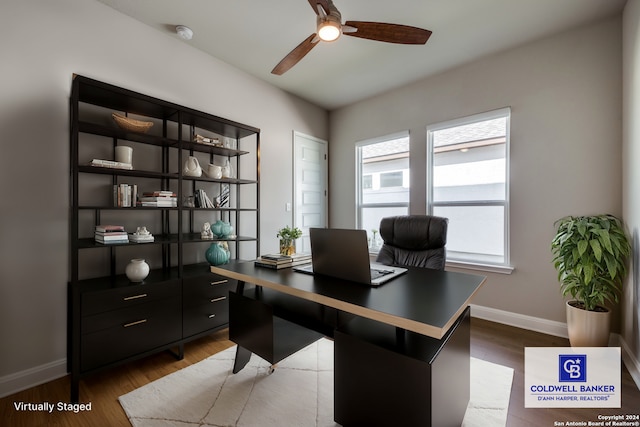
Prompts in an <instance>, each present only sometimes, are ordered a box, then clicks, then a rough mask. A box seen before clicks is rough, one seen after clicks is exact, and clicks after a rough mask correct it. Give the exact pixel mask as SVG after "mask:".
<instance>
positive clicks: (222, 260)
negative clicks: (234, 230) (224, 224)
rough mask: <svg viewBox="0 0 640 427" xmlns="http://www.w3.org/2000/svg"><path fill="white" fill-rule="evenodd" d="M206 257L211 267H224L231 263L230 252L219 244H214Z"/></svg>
mask: <svg viewBox="0 0 640 427" xmlns="http://www.w3.org/2000/svg"><path fill="white" fill-rule="evenodd" d="M204 256H205V258H207V261H208V262H209V264H211V265H222V264H226V263H227V262H229V252H228V251H226V250H225V249H224V248H223V247H222V246H221V245H220V244H219V243H212V244H211V246H209V249H207V252H205V254H204Z"/></svg>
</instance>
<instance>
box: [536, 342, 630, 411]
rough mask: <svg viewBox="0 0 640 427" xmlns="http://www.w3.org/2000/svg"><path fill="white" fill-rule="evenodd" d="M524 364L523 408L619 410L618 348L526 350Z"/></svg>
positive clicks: (619, 364) (542, 348) (619, 369)
mask: <svg viewBox="0 0 640 427" xmlns="http://www.w3.org/2000/svg"><path fill="white" fill-rule="evenodd" d="M524 362H525V363H524V380H525V388H524V395H525V396H524V397H525V407H526V408H619V407H620V403H621V399H620V372H621V358H620V348H619V347H602V348H600V347H579V348H571V347H526V348H525V353H524ZM587 368H588V369H587Z"/></svg>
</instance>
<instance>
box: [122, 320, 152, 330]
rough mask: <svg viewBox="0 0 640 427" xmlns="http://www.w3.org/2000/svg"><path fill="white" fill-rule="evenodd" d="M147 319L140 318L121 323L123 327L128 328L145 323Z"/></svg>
mask: <svg viewBox="0 0 640 427" xmlns="http://www.w3.org/2000/svg"><path fill="white" fill-rule="evenodd" d="M146 322H147V319H142V320H137V321H135V322H131V323H125V324H124V325H122V326H123V327H125V328H129V327H131V326H136V325H141V324H143V323H146Z"/></svg>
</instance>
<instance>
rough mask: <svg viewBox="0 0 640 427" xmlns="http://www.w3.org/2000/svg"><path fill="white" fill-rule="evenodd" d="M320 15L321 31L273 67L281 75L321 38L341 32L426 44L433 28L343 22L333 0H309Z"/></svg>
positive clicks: (386, 40) (392, 41)
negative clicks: (430, 29)
mask: <svg viewBox="0 0 640 427" xmlns="http://www.w3.org/2000/svg"><path fill="white" fill-rule="evenodd" d="M308 1H309V4H310V5H311V7H312V8H313V10H314V11H315V13H316V15H318V16H317V18H316V20H317V33H313V34H311V35H310V36H309V37H307V38H306V39H305V40H304V41H303V42H302V43H300V44H299V45H298V46H296V48H295V49H293V50H292V51H291V52H289V54H288V55H287V56H285V57H284V58H283V59H282V61H280V62H279V63H278V65H276V66H275V68H274V69H273V70H272V71H271V73H272V74H277V75H281V74H284V73H285V72H287V71H288V70H289V69H291V68H292V67H293V66H294V65H296V64H297V63H298V62H299V61H300V60H301V59H302V58H304V56H305V55H306V54H307V53H309V52H310V51H311V49H313V48H314V47H315V46H316V45H317V44H318V42H320V41H327V42H330V41H334V40H336V39H337V38H338V37H340V35H341V34H345V35H347V36H352V37H360V38H363V39H369V40H376V41H381V42H387V43H398V44H425V43H426V42H427V40H428V39H429V36H431V31H429V30H424V29H422V28H416V27H411V26H408V25H398V24H386V23H383V22H367V21H347V22H345V23H344V24H342V15H341V14H340V12H339V11H338V9H337V8H336V7H335V6H334V4H333V1H332V0H308Z"/></svg>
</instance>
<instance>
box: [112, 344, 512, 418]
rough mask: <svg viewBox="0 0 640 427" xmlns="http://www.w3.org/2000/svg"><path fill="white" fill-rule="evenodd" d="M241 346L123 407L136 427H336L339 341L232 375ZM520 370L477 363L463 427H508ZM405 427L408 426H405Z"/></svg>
mask: <svg viewBox="0 0 640 427" xmlns="http://www.w3.org/2000/svg"><path fill="white" fill-rule="evenodd" d="M234 357H235V346H234V347H231V348H229V349H227V350H224V351H222V352H220V353H217V354H215V355H213V356H211V357H209V358H208V359H205V360H203V361H202V362H199V363H196V364H194V365H191V366H189V367H187V368H184V369H181V370H180V371H177V372H174V373H172V374H170V375H167V376H166V377H163V378H160V379H158V380H156V381H154V382H151V383H149V384H147V385H145V386H143V387H140V388H138V389H136V390H134V391H132V392H130V393H127V394H125V395H123V396H120V398H119V401H120V404H121V405H122V407H123V408H124V411H125V412H126V414H127V416H128V417H129V421H130V422H131V424H132V425H133V426H134V427H223V426H224V427H289V426H290V427H306V426H309V427H337V426H339V424H336V423H335V422H334V421H333V342H332V341H330V340H327V339H321V340H320V341H317V342H316V343H314V344H311V345H310V346H308V347H306V348H304V349H303V350H301V351H299V352H297V353H296V354H294V355H292V356H290V357H288V358H287V359H285V360H283V361H282V362H280V363H279V364H278V366H277V367H276V369H275V372H273V373H271V374H270V373H269V370H270V365H269V363H268V362H266V361H264V360H262V359H261V358H259V357H258V356H255V355H253V356H252V357H251V360H250V361H249V363H248V364H247V366H246V367H245V368H244V369H243V370H241V371H240V372H239V373H237V374H233V373H232V372H231V370H232V367H233V361H234ZM512 379H513V369H511V368H507V367H504V366H501V365H496V364H494V363H490V362H486V361H483V360H479V359H475V358H472V359H471V399H470V402H469V406H468V408H467V412H466V415H465V419H464V422H463V424H462V425H463V426H464V427H476V426H477V427H502V426H504V425H505V424H506V420H507V409H508V406H509V397H510V394H511V383H512ZM398 422H399V424H398V425H402V420H400V419H399V420H398Z"/></svg>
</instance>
